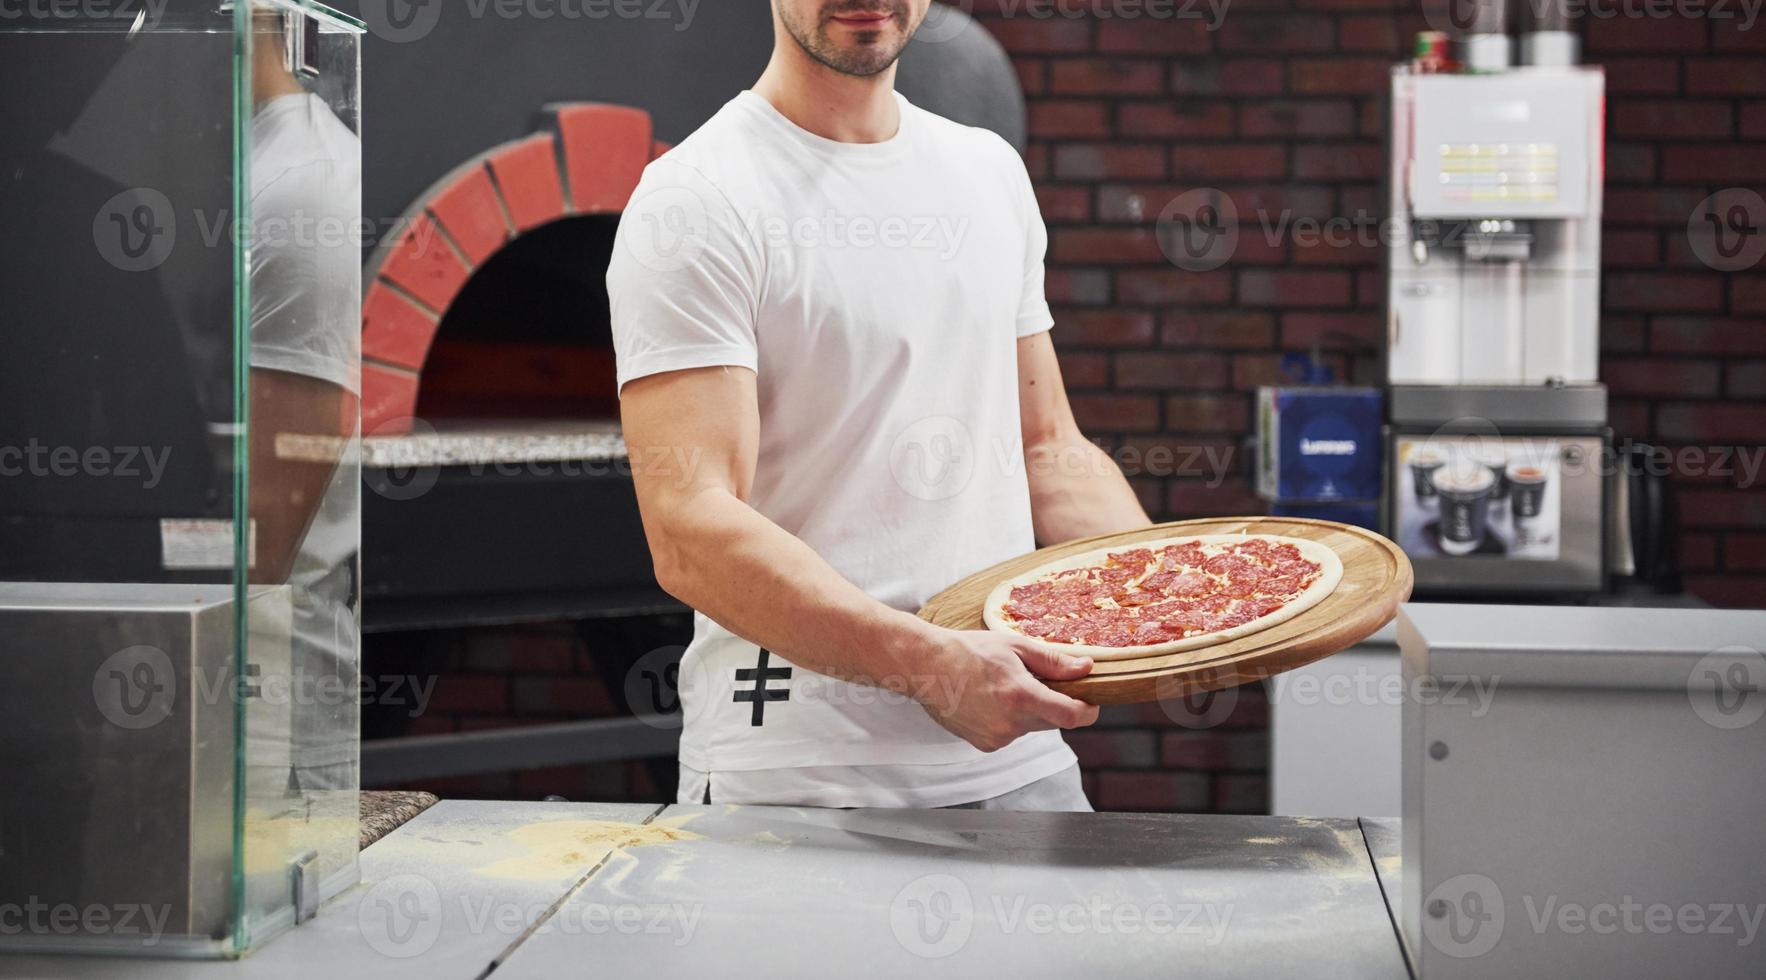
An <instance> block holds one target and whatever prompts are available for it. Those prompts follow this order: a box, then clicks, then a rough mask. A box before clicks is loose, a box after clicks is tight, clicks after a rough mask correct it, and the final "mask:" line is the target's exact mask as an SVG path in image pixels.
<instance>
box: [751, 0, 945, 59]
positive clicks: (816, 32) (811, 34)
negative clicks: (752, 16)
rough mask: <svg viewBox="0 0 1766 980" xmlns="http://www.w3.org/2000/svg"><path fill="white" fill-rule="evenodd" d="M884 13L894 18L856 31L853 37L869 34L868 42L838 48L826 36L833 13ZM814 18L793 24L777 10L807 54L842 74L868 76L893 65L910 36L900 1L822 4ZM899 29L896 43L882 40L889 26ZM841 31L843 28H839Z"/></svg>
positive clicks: (909, 27) (838, 46)
mask: <svg viewBox="0 0 1766 980" xmlns="http://www.w3.org/2000/svg"><path fill="white" fill-rule="evenodd" d="M861 12H862V13H887V14H890V15H891V16H892V17H893V18H894V19H893V20H892V21H890V22H888V23H885V24H883V25H882V27H881V28H879V29H878V30H876V31H859V32H857V37H858V38H860V39H865V38H867V37H869V39H870V40H869V43H859V44H854V45H853V46H851V47H842V46H841V45H839V44H837V43H835V41H834V40H833V38H832V37H830V36H829V30H830V28H832V27H835V26H836V25H835V24H834V20H833V18H834V16H835V15H837V14H854V13H861ZM817 16H818V21H817V23H815V24H813V25H805V24H799V23H793V21H792V18H790V17H789V16H786V15H784V14H783V13H781V15H780V19H781V20H782V21H784V24H785V30H786V31H787V32H789V33H790V35H791V38H792V39H793V40H795V41H796V42H797V46H798V47H800V48H802V49H803V52H804V54H807V55H809V56H810V57H811V58H814V59H815V60H816V61H818V62H820V63H821V64H823V65H826V66H827V67H829V68H831V69H833V70H834V71H837V72H839V73H840V74H842V75H852V76H855V77H858V78H868V77H870V76H872V75H875V74H877V73H878V72H880V71H883V70H884V69H885V68H888V67H889V66H890V65H893V64H895V61H896V59H897V58H899V57H901V49H902V48H905V47H907V41H908V38H909V37H911V36H912V35H913V30H912V27H913V26H914V25H910V24H909V23H908V8H907V4H906V3H905V2H904V0H852V2H848V3H837V4H833V5H831V6H828V7H824V8H823V9H822V10H821V11H820V12H819V13H818V15H817ZM891 27H893V28H896V29H899V30H900V31H901V40H900V43H896V42H895V41H894V40H893V39H890V40H887V41H886V40H884V34H885V33H886V32H887V31H888V30H889V29H890V28H891ZM840 29H841V30H845V28H840Z"/></svg>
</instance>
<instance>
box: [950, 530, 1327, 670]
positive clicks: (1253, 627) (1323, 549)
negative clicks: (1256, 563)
mask: <svg viewBox="0 0 1766 980" xmlns="http://www.w3.org/2000/svg"><path fill="white" fill-rule="evenodd" d="M1252 538H1262V539H1263V540H1265V541H1268V542H1270V543H1271V544H1291V545H1293V546H1294V547H1295V548H1296V549H1298V550H1299V552H1300V557H1302V558H1304V559H1306V560H1307V561H1310V562H1314V563H1316V564H1317V565H1318V566H1319V569H1320V571H1319V576H1318V579H1317V580H1316V581H1314V582H1313V583H1312V584H1311V585H1310V586H1307V588H1306V590H1305V591H1304V592H1301V593H1300V595H1299V596H1297V597H1296V598H1295V599H1294V601H1292V602H1290V603H1288V604H1287V605H1285V606H1283V607H1282V608H1280V609H1278V610H1276V611H1275V612H1272V613H1270V614H1269V615H1267V616H1263V617H1260V618H1258V619H1253V620H1251V621H1250V622H1248V623H1243V624H1241V625H1239V626H1234V627H1231V628H1230V629H1224V630H1221V631H1219V632H1217V633H1203V634H1201V635H1199V636H1185V637H1181V638H1179V639H1176V640H1167V641H1165V642H1164V643H1153V644H1147V645H1143V646H1132V647H1101V646H1092V645H1090V644H1085V643H1054V642H1051V641H1049V640H1043V639H1039V638H1037V637H1033V636H1027V635H1025V634H1024V633H1021V632H1019V631H1018V630H1017V629H1016V628H1014V627H1013V626H1012V623H1011V621H1010V620H1008V619H1006V617H1005V614H1004V613H1003V612H1002V611H1001V609H1002V607H1003V606H1005V604H1006V602H1007V600H1008V599H1009V598H1010V597H1011V594H1012V590H1013V589H1014V588H1016V587H1018V586H1020V585H1028V584H1030V583H1031V582H1035V581H1037V580H1038V579H1041V578H1043V577H1045V576H1047V575H1050V574H1052V573H1055V572H1062V571H1066V570H1067V569H1069V568H1082V567H1084V566H1087V565H1096V564H1102V563H1103V562H1104V561H1105V559H1106V558H1107V557H1108V556H1109V555H1110V554H1112V553H1115V554H1120V553H1122V552H1124V551H1129V550H1131V549H1135V548H1150V549H1152V550H1154V551H1158V550H1159V549H1160V548H1163V547H1165V546H1166V545H1172V544H1180V543H1184V542H1190V541H1194V542H1196V543H1198V544H1204V545H1208V544H1242V543H1244V542H1246V541H1249V540H1251V539H1252ZM1342 580H1343V560H1342V559H1341V558H1338V557H1337V553H1336V552H1335V551H1334V550H1332V549H1331V548H1329V547H1328V546H1326V545H1323V544H1320V543H1319V542H1317V541H1312V540H1309V539H1307V538H1290V537H1283V536H1282V535H1279V534H1179V535H1173V536H1172V537H1168V538H1154V539H1151V540H1148V541H1127V542H1124V543H1122V544H1118V545H1113V546H1111V547H1108V548H1097V549H1094V550H1092V551H1086V552H1082V553H1080V554H1077V555H1070V556H1068V557H1066V558H1057V559H1055V560H1054V561H1051V562H1049V563H1048V564H1046V565H1040V566H1038V567H1036V568H1033V569H1031V570H1030V571H1028V572H1024V573H1023V574H1020V575H1016V576H1013V577H1012V578H1009V579H1007V580H1005V581H1004V582H1001V583H1000V584H999V585H997V586H995V587H994V590H993V591H992V592H989V593H988V594H987V603H986V605H984V606H983V607H982V610H981V619H982V621H983V622H984V623H986V624H987V628H988V629H990V630H997V631H999V632H1001V633H1010V634H1012V635H1013V636H1016V637H1019V638H1020V639H1025V640H1030V641H1031V642H1033V643H1038V644H1041V645H1042V646H1045V647H1048V648H1049V649H1052V650H1059V651H1061V652H1062V653H1070V654H1075V655H1077V656H1081V657H1090V658H1092V659H1093V660H1133V659H1136V658H1139V657H1159V656H1164V655H1165V654H1169V653H1182V652H1183V651H1185V650H1196V649H1199V648H1201V647H1208V646H1214V645H1216V644H1219V643H1225V642H1227V641H1229V640H1236V639H1238V638H1240V637H1242V636H1249V635H1250V634H1252V633H1260V632H1262V631H1263V630H1266V629H1269V628H1270V627H1272V626H1277V625H1280V624H1281V623H1285V622H1287V621H1288V620H1290V619H1293V618H1294V617H1295V616H1298V615H1300V614H1301V613H1303V612H1305V611H1306V610H1308V609H1311V608H1312V607H1313V606H1316V605H1318V604H1319V603H1320V602H1323V601H1324V599H1325V597H1326V596H1328V595H1330V594H1331V593H1332V592H1333V591H1335V590H1336V588H1337V583H1339V582H1341V581H1342Z"/></svg>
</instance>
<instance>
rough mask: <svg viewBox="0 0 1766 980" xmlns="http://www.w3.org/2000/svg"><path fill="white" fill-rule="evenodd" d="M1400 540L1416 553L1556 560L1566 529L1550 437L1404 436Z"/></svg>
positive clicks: (1553, 443) (1399, 448) (1399, 487)
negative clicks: (1562, 530) (1405, 437)
mask: <svg viewBox="0 0 1766 980" xmlns="http://www.w3.org/2000/svg"><path fill="white" fill-rule="evenodd" d="M1397 452H1398V466H1397V475H1398V480H1397V485H1396V486H1394V487H1393V493H1394V495H1395V496H1394V501H1395V503H1396V506H1395V508H1394V512H1395V514H1396V516H1397V524H1398V527H1397V531H1398V543H1399V545H1400V546H1401V547H1403V548H1404V550H1405V551H1406V552H1407V553H1408V554H1410V555H1411V556H1413V557H1417V558H1507V559H1518V560H1523V561H1556V560H1557V559H1558V544H1559V541H1558V539H1559V536H1560V530H1561V521H1560V519H1559V518H1560V512H1559V511H1560V506H1559V499H1560V496H1561V488H1560V486H1559V484H1560V482H1561V481H1560V479H1559V476H1560V474H1559V472H1558V445H1557V442H1556V441H1555V440H1552V439H1513V438H1507V439H1503V438H1489V437H1482V438H1481V437H1477V436H1464V437H1456V436H1441V437H1434V438H1418V439H1400V440H1399V442H1398V445H1397Z"/></svg>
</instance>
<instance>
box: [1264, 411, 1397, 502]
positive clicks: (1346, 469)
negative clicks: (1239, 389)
mask: <svg viewBox="0 0 1766 980" xmlns="http://www.w3.org/2000/svg"><path fill="white" fill-rule="evenodd" d="M1382 406H1383V403H1382V401H1381V395H1380V391H1379V389H1377V388H1350V387H1306V388H1268V387H1265V388H1259V389H1257V494H1258V496H1260V497H1263V498H1264V499H1265V500H1273V501H1291V502H1296V503H1303V502H1324V501H1336V500H1374V499H1377V498H1378V497H1379V496H1380V481H1381V467H1380V453H1381V440H1380V427H1381V420H1382V418H1383V417H1384V413H1383V407H1382Z"/></svg>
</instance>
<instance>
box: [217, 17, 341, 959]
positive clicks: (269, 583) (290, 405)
mask: <svg viewBox="0 0 1766 980" xmlns="http://www.w3.org/2000/svg"><path fill="white" fill-rule="evenodd" d="M304 9H305V8H302V7H298V6H296V5H294V4H292V3H285V2H279V0H278V2H270V0H259V2H258V3H256V5H255V9H254V10H253V12H252V19H251V25H252V31H251V37H250V41H251V44H250V52H249V55H248V59H249V61H248V63H249V65H250V70H249V72H248V73H247V75H248V81H249V92H248V98H247V99H246V100H245V104H246V105H248V106H249V117H248V118H246V119H245V120H244V121H243V125H244V129H243V132H244V134H245V135H246V137H247V139H246V144H247V147H248V150H247V152H246V153H245V154H244V155H243V163H244V165H245V170H246V171H247V176H246V177H245V178H244V186H246V187H249V189H250V191H249V196H250V200H249V209H248V210H249V214H250V215H251V221H250V226H251V235H250V240H251V248H250V250H249V262H250V266H249V274H248V276H247V285H248V287H249V300H248V302H247V304H246V310H247V315H246V316H245V318H244V320H243V322H242V323H241V328H242V330H243V333H242V334H241V337H240V343H241V345H242V346H244V347H245V348H246V349H248V351H249V356H248V358H247V363H246V370H247V372H248V378H247V385H246V388H247V390H248V391H249V392H250V396H249V405H248V415H249V424H248V426H247V432H248V433H249V434H248V437H247V439H246V444H245V450H246V452H247V456H248V458H247V460H246V471H247V473H248V474H249V478H248V491H247V495H246V498H247V501H248V511H249V517H250V519H251V525H252V526H253V528H254V529H255V532H256V542H255V547H256V555H255V559H256V560H255V562H254V564H253V565H252V572H251V575H250V581H251V586H252V589H253V601H252V602H250V603H249V604H248V605H247V607H246V609H247V620H248V621H247V631H246V635H247V637H248V649H247V657H248V662H249V665H248V667H247V671H248V674H249V675H250V676H251V677H252V678H254V681H253V684H254V688H255V689H254V696H251V697H248V698H247V699H246V701H245V708H246V725H245V729H244V731H245V738H246V741H245V744H244V746H243V757H244V762H245V783H244V785H245V801H244V802H245V811H244V855H245V861H244V880H243V887H244V901H243V903H242V904H241V907H240V911H241V915H242V921H241V923H240V934H241V935H242V936H244V937H246V938H247V940H248V941H249V942H250V943H253V944H255V943H257V942H260V941H262V939H263V938H265V937H267V936H269V935H273V934H275V933H276V932H278V931H280V930H282V929H284V928H286V927H287V926H288V925H290V924H291V923H292V922H293V919H294V909H293V907H292V906H291V904H290V891H289V882H290V880H291V876H302V877H303V878H304V881H305V884H304V886H303V887H306V888H309V889H316V890H317V891H318V893H319V895H320V896H321V897H329V896H330V895H333V894H335V893H336V892H338V891H340V890H342V889H343V888H346V887H348V886H349V885H350V884H352V883H354V882H355V880H356V841H357V830H358V825H359V821H360V817H359V809H358V799H357V797H358V792H357V791H358V788H359V786H360V782H361V777H360V773H359V739H360V722H359V718H358V698H359V696H360V695H359V688H360V684H359V677H360V664H359V661H358V657H357V651H358V649H359V646H358V643H357V634H358V625H359V616H358V602H357V596H358V594H359V593H358V589H357V582H358V576H357V569H358V557H357V552H358V548H359V546H360V525H361V517H360V500H359V495H360V488H361V476H360V472H359V458H358V453H357V445H356V442H357V440H358V439H359V431H358V423H359V420H360V417H361V412H360V409H359V405H358V403H357V399H358V396H359V394H360V392H361V366H360V354H359V348H360V334H361V326H360V325H361V263H362V251H361V249H362V242H361V217H362V188H361V158H362V149H361V141H360V136H359V133H360V128H359V123H360V121H359V116H358V112H357V104H358V96H359V91H358V88H357V63H358V56H357V32H356V31H355V30H353V29H351V28H349V27H347V26H345V25H341V24H338V23H334V22H331V21H329V20H324V19H320V18H315V17H310V16H303V15H302V11H303V10H304Z"/></svg>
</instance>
